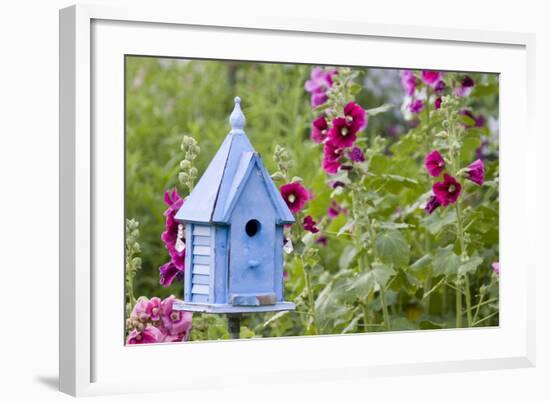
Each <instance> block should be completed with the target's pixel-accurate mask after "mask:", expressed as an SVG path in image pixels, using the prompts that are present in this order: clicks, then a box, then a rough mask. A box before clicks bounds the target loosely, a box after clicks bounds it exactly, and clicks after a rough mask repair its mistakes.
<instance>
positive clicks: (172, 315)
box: [170, 312, 180, 322]
mask: <svg viewBox="0 0 550 401" xmlns="http://www.w3.org/2000/svg"><path fill="white" fill-rule="evenodd" d="M179 318H180V314H179V313H178V312H172V314H171V315H170V319H172V321H174V322H176V321H178V320H179Z"/></svg>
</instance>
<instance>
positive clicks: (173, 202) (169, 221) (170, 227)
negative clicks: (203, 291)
mask: <svg viewBox="0 0 550 401" xmlns="http://www.w3.org/2000/svg"><path fill="white" fill-rule="evenodd" d="M164 202H165V203H166V205H167V206H168V208H167V209H166V211H165V212H164V215H165V216H166V225H165V230H164V232H163V233H162V234H161V239H162V241H163V242H164V246H165V247H166V249H167V250H168V254H169V255H170V258H171V259H172V262H173V263H174V264H175V265H176V266H177V268H178V269H180V270H182V271H183V270H184V268H185V262H184V260H185V248H184V249H183V250H182V251H181V252H178V251H177V250H176V241H177V236H178V225H179V224H178V223H177V222H176V220H175V216H176V213H177V212H178V210H179V209H180V208H181V206H182V205H183V202H184V200H183V199H182V198H180V196H179V195H178V191H177V189H176V188H174V189H173V190H172V191H170V190H168V191H166V192H165V194H164ZM183 232H184V235H185V230H184V231H183ZM183 241H184V242H185V236H184V238H183Z"/></svg>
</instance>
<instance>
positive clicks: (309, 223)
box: [302, 215, 319, 234]
mask: <svg viewBox="0 0 550 401" xmlns="http://www.w3.org/2000/svg"><path fill="white" fill-rule="evenodd" d="M302 224H303V226H304V230H306V231H309V232H311V233H313V234H316V233H318V232H319V229H318V228H317V227H316V224H317V222H316V221H315V220H313V217H311V216H310V215H307V216H306V217H304V221H303V222H302Z"/></svg>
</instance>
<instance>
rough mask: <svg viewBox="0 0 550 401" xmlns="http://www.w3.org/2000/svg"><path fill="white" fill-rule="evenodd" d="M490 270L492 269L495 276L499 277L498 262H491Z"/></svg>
mask: <svg viewBox="0 0 550 401" xmlns="http://www.w3.org/2000/svg"><path fill="white" fill-rule="evenodd" d="M491 268H492V269H493V271H494V272H495V274H496V275H497V276H500V263H499V262H493V264H491Z"/></svg>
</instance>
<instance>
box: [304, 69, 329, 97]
mask: <svg viewBox="0 0 550 401" xmlns="http://www.w3.org/2000/svg"><path fill="white" fill-rule="evenodd" d="M335 74H337V71H336V70H328V71H325V70H323V69H322V68H321V67H315V68H313V69H312V70H311V79H309V80H308V81H306V83H305V85H304V88H305V90H306V91H308V92H309V93H311V106H312V107H317V106H320V105H322V104H323V103H325V102H326V101H327V99H328V96H327V94H326V92H327V90H328V89H329V88H331V87H332V83H333V81H332V77H333V76H334V75H335Z"/></svg>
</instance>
